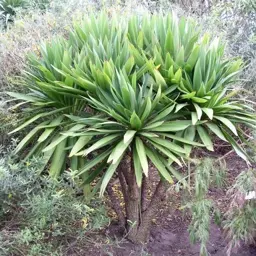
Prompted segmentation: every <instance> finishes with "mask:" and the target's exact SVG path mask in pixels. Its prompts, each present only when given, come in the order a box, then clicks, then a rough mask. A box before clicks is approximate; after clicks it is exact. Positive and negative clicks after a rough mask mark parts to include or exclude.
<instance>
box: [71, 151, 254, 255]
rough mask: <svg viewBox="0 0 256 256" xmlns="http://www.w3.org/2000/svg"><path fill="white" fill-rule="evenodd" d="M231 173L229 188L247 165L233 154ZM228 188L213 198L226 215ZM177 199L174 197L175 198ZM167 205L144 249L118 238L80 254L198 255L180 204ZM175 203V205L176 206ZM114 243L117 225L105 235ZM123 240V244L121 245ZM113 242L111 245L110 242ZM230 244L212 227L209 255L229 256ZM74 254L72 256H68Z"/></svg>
mask: <svg viewBox="0 0 256 256" xmlns="http://www.w3.org/2000/svg"><path fill="white" fill-rule="evenodd" d="M226 161H227V166H228V170H229V171H228V173H227V184H226V188H228V187H229V186H230V185H231V184H232V182H233V180H234V178H235V177H236V176H237V175H238V174H239V173H240V172H241V171H243V170H244V169H246V168H247V166H246V164H245V163H244V162H243V161H242V160H241V159H240V158H238V157H236V156H235V155H234V154H230V155H229V156H228V157H227V159H226ZM226 190H227V189H222V190H219V189H212V190H211V191H210V193H209V194H210V197H212V198H214V199H215V202H216V203H217V204H218V206H219V208H220V209H221V211H222V212H225V210H226V208H227V207H228V204H229V198H227V197H226ZM174 196H175V195H174ZM171 201H172V202H167V203H166V205H165V206H163V208H162V209H159V213H158V216H157V218H156V219H155V220H152V221H153V222H154V225H153V227H152V230H151V236H150V240H149V243H148V244H147V245H145V246H138V245H134V244H132V243H130V242H128V241H126V240H125V239H122V237H119V238H117V241H118V242H116V243H114V244H112V245H111V246H107V245H105V246H103V245H101V246H100V244H99V245H98V246H97V247H98V248H95V247H94V249H92V248H90V249H89V248H88V249H89V250H90V252H89V251H84V250H83V252H82V251H80V254H79V255H84V256H87V255H102V256H105V255H106V256H107V255H111V256H112V255H113V256H176V255H177V256H194V255H195V256H196V255H199V251H200V245H199V244H195V245H191V243H190V241H189V235H188V231H187V228H188V225H189V216H187V215H186V214H184V213H182V212H181V211H179V210H177V205H176V204H175V203H174V202H175V201H176V200H175V198H174V199H173V198H172V200H171ZM174 204H175V205H174ZM106 233H107V234H108V235H109V236H110V237H112V241H113V239H114V235H113V234H116V230H115V227H114V226H110V227H109V229H108V231H107V232H106ZM120 240H121V242H120ZM111 243H112V242H111ZM227 243H228V242H227V241H226V240H225V236H224V234H223V232H222V230H221V228H220V227H218V226H216V225H215V224H213V223H212V224H211V228H210V240H209V243H208V251H209V253H210V255H214V256H226V246H227ZM69 255H71V254H69ZM231 256H256V247H254V246H246V245H242V246H241V248H239V249H238V250H237V251H236V252H235V251H234V252H232V254H231Z"/></svg>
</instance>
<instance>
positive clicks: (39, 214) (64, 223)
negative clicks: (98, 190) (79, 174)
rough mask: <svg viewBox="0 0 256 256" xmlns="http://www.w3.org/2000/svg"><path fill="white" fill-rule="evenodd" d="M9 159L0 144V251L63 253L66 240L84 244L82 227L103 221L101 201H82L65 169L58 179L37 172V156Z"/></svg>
mask: <svg viewBox="0 0 256 256" xmlns="http://www.w3.org/2000/svg"><path fill="white" fill-rule="evenodd" d="M13 143H14V144H15V142H13ZM12 159H13V156H12V149H11V148H10V149H7V150H6V149H3V148H1V151H0V206H1V208H0V219H1V229H0V241H1V243H0V254H1V255H19V254H20V253H21V252H22V254H24V255H62V249H65V247H67V246H68V244H67V243H65V240H66V239H67V240H68V239H70V238H71V237H73V238H72V239H77V240H79V239H80V240H82V241H84V243H86V241H85V240H84V239H86V232H88V231H92V230H94V231H96V230H98V229H101V228H102V227H104V225H106V224H107V223H108V219H107V217H106V215H105V210H104V206H103V205H102V203H101V202H100V200H94V201H92V202H91V204H90V205H86V204H85V201H84V197H83V195H82V194H81V191H80V189H79V188H78V187H77V185H76V183H75V182H74V181H73V180H72V179H71V178H70V175H69V174H64V177H63V178H64V179H62V181H60V182H57V181H54V180H52V179H49V177H47V176H44V175H42V174H41V170H42V161H41V159H32V160H31V161H30V162H20V163H15V162H14V161H13V160H12ZM79 194H80V196H79ZM14 220H15V228H11V226H12V223H13V221H14Z"/></svg>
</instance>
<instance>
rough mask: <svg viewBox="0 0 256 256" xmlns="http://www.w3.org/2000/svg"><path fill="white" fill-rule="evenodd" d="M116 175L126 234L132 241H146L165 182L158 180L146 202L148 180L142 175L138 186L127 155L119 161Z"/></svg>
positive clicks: (160, 201) (162, 194) (163, 191)
mask: <svg viewBox="0 0 256 256" xmlns="http://www.w3.org/2000/svg"><path fill="white" fill-rule="evenodd" d="M118 176H119V180H120V184H121V188H122V193H123V196H124V201H125V213H126V228H127V234H126V236H127V238H128V239H129V240H130V241H132V242H133V243H146V242H147V240H148V238H149V234H150V228H151V224H152V219H153V218H154V217H155V215H156V213H157V210H158V208H159V206H160V205H161V204H162V201H163V200H164V199H165V192H166V183H165V182H164V181H162V180H161V181H159V183H158V185H157V187H156V189H155V192H154V194H153V196H152V197H151V199H150V200H149V202H148V203H147V204H146V203H145V202H146V201H147V198H146V196H147V188H148V183H149V180H148V178H146V177H144V178H143V181H142V183H143V184H142V188H139V187H138V185H137V183H136V178H135V173H134V169H133V164H132V160H131V158H130V157H129V156H127V158H126V159H125V160H124V161H123V162H122V163H121V165H120V168H119V173H118Z"/></svg>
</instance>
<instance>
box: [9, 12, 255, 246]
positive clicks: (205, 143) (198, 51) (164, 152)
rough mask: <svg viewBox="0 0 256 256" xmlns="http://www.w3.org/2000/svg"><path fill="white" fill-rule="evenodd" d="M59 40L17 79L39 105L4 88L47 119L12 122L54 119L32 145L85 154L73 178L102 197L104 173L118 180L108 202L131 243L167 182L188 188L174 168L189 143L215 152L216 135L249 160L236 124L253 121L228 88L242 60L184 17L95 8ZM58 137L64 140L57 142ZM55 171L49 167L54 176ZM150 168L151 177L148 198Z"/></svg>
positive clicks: (144, 233)
mask: <svg viewBox="0 0 256 256" xmlns="http://www.w3.org/2000/svg"><path fill="white" fill-rule="evenodd" d="M61 47H63V48H64V50H63V51H61V52H62V55H61V56H62V57H61V58H60V57H58V51H56V50H53V49H54V48H53V47H52V46H51V45H48V46H47V47H46V48H45V49H46V50H47V51H52V54H53V55H54V54H56V55H57V58H58V61H54V58H53V57H52V56H50V55H49V54H48V55H47V56H46V55H45V54H44V51H43V52H42V56H41V57H40V58H39V60H38V59H36V60H35V62H36V64H35V65H32V66H31V68H32V70H33V72H30V73H29V75H28V76H29V79H28V80H27V82H25V84H28V85H29V88H30V90H31V93H32V94H31V97H35V95H37V96H36V97H37V98H40V97H41V98H42V99H43V100H45V102H42V101H41V100H38V102H39V104H38V103H37V100H34V99H35V98H33V101H30V100H29V99H25V97H24V96H21V95H17V94H13V93H12V95H13V96H16V98H19V99H23V100H26V101H25V102H24V103H26V104H30V109H31V110H32V111H34V110H38V108H39V109H40V111H43V113H45V114H43V115H40V116H39V118H42V119H43V120H42V122H45V120H44V119H46V120H47V122H48V123H47V124H42V123H41V124H39V126H38V124H36V123H35V121H38V120H39V118H35V117H32V118H31V119H29V120H30V121H27V123H25V125H24V124H23V125H21V126H20V127H19V128H17V129H22V128H24V127H25V126H26V125H28V124H33V125H34V127H37V129H36V130H37V131H38V129H39V128H40V129H42V127H43V128H53V127H52V124H51V123H49V122H55V121H56V115H58V116H62V117H63V120H64V121H63V122H64V123H62V125H61V127H62V129H61V130H59V128H60V125H55V126H58V130H56V131H57V136H58V137H57V138H55V139H54V140H51V139H49V141H47V142H46V143H45V145H43V148H40V149H39V150H38V152H39V153H40V152H44V153H46V152H47V151H49V150H57V148H60V150H62V152H64V153H65V155H69V157H70V158H71V159H72V158H73V157H79V158H82V159H85V163H84V164H83V165H80V166H77V168H76V169H77V172H76V173H77V176H78V177H81V178H82V180H83V184H91V183H92V182H93V183H94V184H95V181H97V185H96V188H97V187H99V188H100V196H103V195H104V192H105V190H106V189H107V190H108V192H109V194H110V195H111V189H112V179H113V177H118V179H119V182H120V186H121V189H122V194H123V198H124V203H125V209H123V210H124V211H122V210H120V209H118V208H117V207H116V208H115V209H116V211H117V213H118V217H119V220H120V223H121V224H122V225H123V226H124V227H125V228H126V230H127V232H128V235H127V236H128V238H129V239H130V240H132V241H134V242H146V241H147V239H148V236H149V231H150V225H151V220H152V218H153V217H154V216H155V214H156V212H157V210H158V208H159V207H160V205H161V204H162V201H163V200H164V199H165V193H166V190H167V188H168V186H170V184H174V183H176V182H182V183H183V188H184V189H186V188H188V186H189V184H188V182H187V178H188V176H189V175H188V174H187V173H184V172H181V171H180V170H181V167H184V169H186V168H185V167H186V164H187V162H188V161H189V160H190V157H191V152H193V149H194V148H197V147H202V148H205V150H209V151H214V143H213V141H214V138H215V137H216V136H217V137H219V139H221V140H223V141H225V142H227V143H229V144H230V145H231V146H232V147H233V148H234V150H235V151H236V153H237V154H238V155H239V156H241V157H242V158H243V159H244V160H245V161H247V162H249V161H250V158H249V156H248V155H247V154H246V152H245V150H244V149H243V148H242V146H241V142H246V140H245V138H244V136H243V130H242V129H243V127H244V126H249V127H252V128H255V125H256V120H255V116H254V115H253V114H252V109H251V108H250V107H249V106H248V105H246V104H244V103H243V102H241V100H240V99H239V98H236V93H237V91H236V90H235V89H234V85H235V82H236V81H237V79H238V75H239V72H240V71H241V68H242V62H241V60H239V59H229V60H226V59H225V58H224V47H223V45H221V44H220V43H219V40H218V39H214V40H211V39H210V37H209V36H208V35H204V36H202V37H201V36H199V32H198V31H197V27H196V24H194V23H193V22H192V21H191V20H185V19H181V20H178V19H177V18H176V17H175V16H171V15H167V16H163V15H153V16H150V15H149V16H144V17H140V18H138V17H131V18H130V19H129V21H128V22H117V19H110V18H108V17H107V16H106V15H104V14H102V15H100V16H99V17H97V18H95V17H93V18H89V19H87V20H85V21H84V22H82V23H81V24H76V25H75V27H74V30H73V31H72V33H71V36H70V39H69V40H68V41H65V42H62V43H61ZM38 61H39V64H38ZM22 97H23V98H22ZM44 104H46V105H44ZM62 107H64V108H66V107H68V109H67V111H66V110H65V111H64V110H63V109H62ZM50 110H51V111H57V112H49V111H50ZM47 112H49V113H50V114H51V115H47ZM60 113H61V115H60ZM55 114H56V115H55ZM54 115H55V116H54ZM58 118H59V117H58ZM43 132H45V131H43ZM35 136H39V135H35ZM41 136H42V135H40V137H41ZM65 139H67V140H68V141H71V143H70V144H65V145H62V144H61V143H62V142H63V140H65ZM31 155H33V151H32V153H31ZM56 155H57V153H56ZM54 159H56V161H58V159H59V158H58V155H57V156H56V158H52V162H54ZM61 159H65V157H62V158H61ZM49 160H50V161H51V158H49ZM63 161H64V160H63ZM63 163H64V162H63ZM152 166H153V167H152ZM56 168H58V166H52V167H51V170H52V172H53V173H55V170H56ZM76 169H75V170H76ZM153 169H156V170H157V172H158V184H157V185H156V188H155V191H154V192H153V195H152V196H151V197H149V196H148V195H147V194H148V193H147V192H148V191H147V184H148V182H149V178H148V177H149V175H150V173H151V172H152V171H153ZM59 173H60V171H58V172H57V174H59ZM57 176H58V175H55V177H57ZM113 205H116V204H115V202H113Z"/></svg>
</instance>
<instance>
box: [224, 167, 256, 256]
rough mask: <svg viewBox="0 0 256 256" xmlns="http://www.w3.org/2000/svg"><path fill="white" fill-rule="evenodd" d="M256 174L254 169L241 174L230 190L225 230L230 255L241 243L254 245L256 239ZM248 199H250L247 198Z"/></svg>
mask: <svg viewBox="0 0 256 256" xmlns="http://www.w3.org/2000/svg"><path fill="white" fill-rule="evenodd" d="M255 191H256V172H255V170H254V169H249V170H247V171H243V172H241V173H240V174H239V175H238V177H237V178H236V180H235V183H234V185H233V186H232V187H231V188H230V189H229V191H228V195H230V196H231V197H232V201H231V204H230V207H229V210H228V211H227V213H226V214H225V217H226V221H225V223H224V228H225V230H226V234H227V238H228V239H229V241H230V242H229V245H228V251H227V252H228V255H232V254H231V253H232V249H233V248H236V247H239V246H240V243H241V242H245V243H247V244H250V243H254V242H255V238H256V228H255V227H256V200H255V194H253V196H252V197H250V196H249V195H250V194H249V193H250V192H251V193H253V192H254V193H255ZM246 197H248V198H246Z"/></svg>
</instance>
